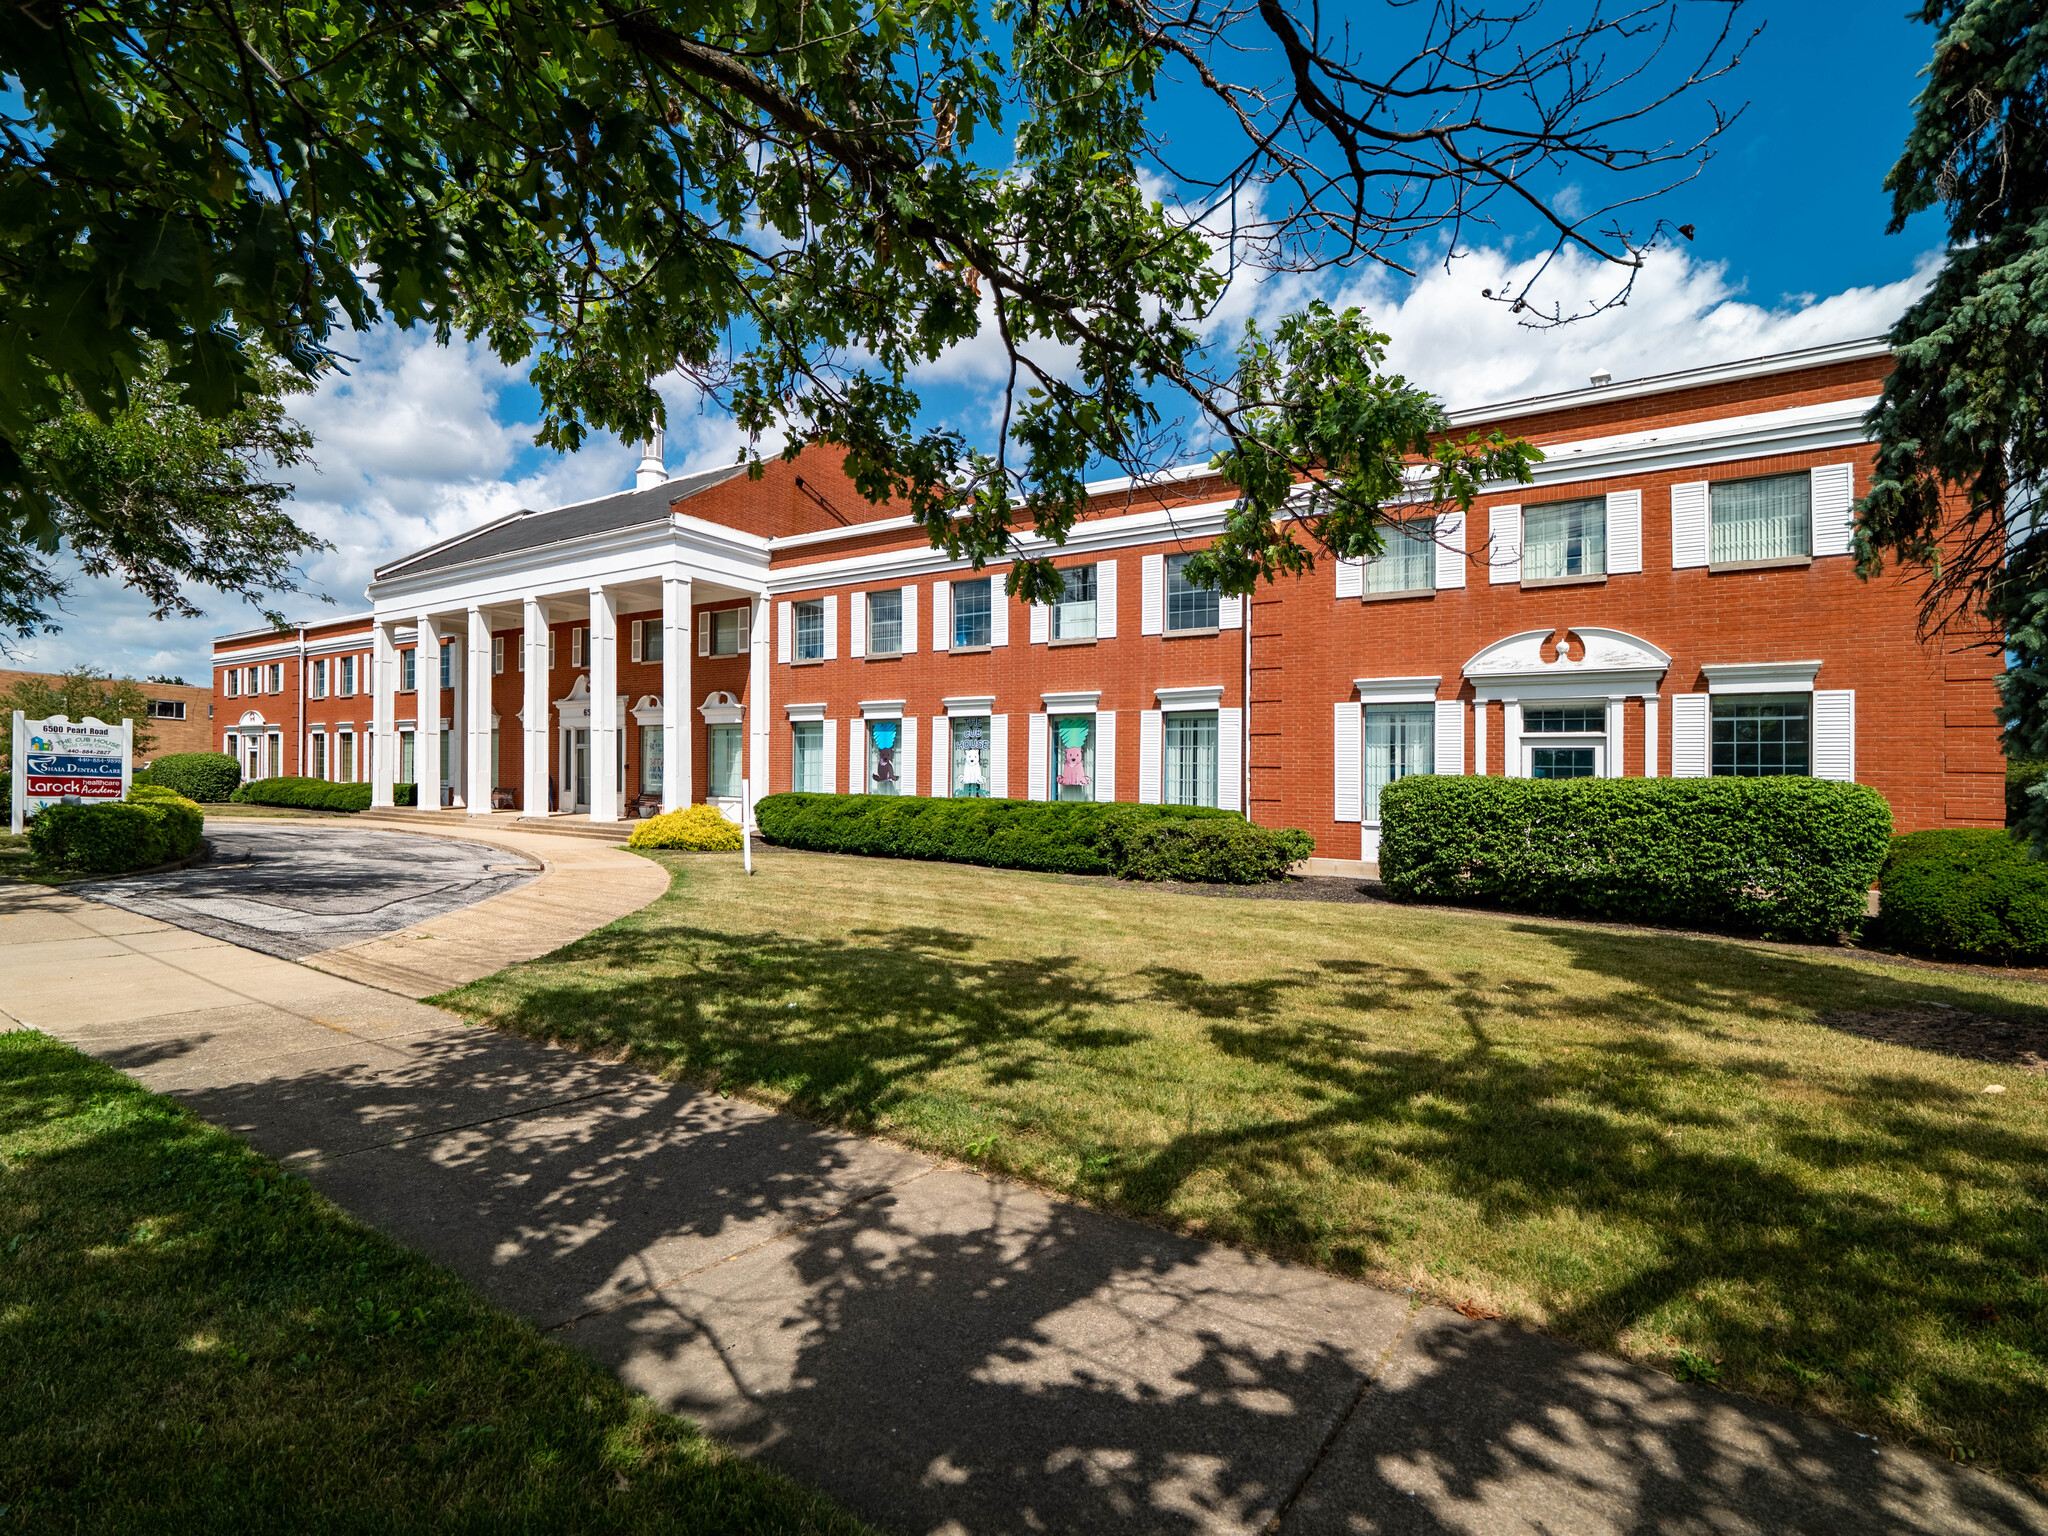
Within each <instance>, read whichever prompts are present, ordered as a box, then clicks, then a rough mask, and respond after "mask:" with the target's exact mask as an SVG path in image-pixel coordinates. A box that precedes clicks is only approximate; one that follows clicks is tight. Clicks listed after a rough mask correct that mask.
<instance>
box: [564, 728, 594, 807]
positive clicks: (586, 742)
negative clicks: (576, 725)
mask: <svg viewBox="0 0 2048 1536" xmlns="http://www.w3.org/2000/svg"><path fill="white" fill-rule="evenodd" d="M570 736H571V738H572V741H571V745H570V748H569V782H570V783H571V784H572V785H573V786H574V789H575V793H574V799H573V802H572V805H573V809H575V810H579V811H588V810H589V809H590V732H589V730H588V729H587V728H586V729H579V730H575V731H572V732H570Z"/></svg>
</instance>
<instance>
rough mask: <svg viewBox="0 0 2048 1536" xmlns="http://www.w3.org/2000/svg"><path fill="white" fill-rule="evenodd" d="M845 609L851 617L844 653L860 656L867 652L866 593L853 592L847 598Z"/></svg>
mask: <svg viewBox="0 0 2048 1536" xmlns="http://www.w3.org/2000/svg"><path fill="white" fill-rule="evenodd" d="M847 609H848V613H849V616H850V619H851V622H850V624H849V625H848V628H847V637H846V638H847V641H848V644H847V647H846V654H847V655H849V656H854V657H860V656H865V655H867V653H868V595H867V593H865V592H855V593H852V594H850V595H849V596H848V598H847Z"/></svg>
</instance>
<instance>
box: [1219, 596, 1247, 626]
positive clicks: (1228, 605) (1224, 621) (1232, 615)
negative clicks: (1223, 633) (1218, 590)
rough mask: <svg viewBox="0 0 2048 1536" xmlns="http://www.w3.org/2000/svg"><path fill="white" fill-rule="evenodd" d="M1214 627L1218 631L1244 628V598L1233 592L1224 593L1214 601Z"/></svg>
mask: <svg viewBox="0 0 2048 1536" xmlns="http://www.w3.org/2000/svg"><path fill="white" fill-rule="evenodd" d="M1216 627H1217V628H1218V629H1243V628H1244V598H1243V597H1242V596H1240V595H1239V594H1237V593H1235V592H1225V593H1223V594H1222V595H1221V596H1219V597H1218V598H1217V599H1216Z"/></svg>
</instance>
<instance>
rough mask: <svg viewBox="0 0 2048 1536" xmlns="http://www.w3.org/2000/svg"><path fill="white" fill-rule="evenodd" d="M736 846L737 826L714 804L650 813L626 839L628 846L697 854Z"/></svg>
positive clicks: (737, 844)
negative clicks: (680, 849)
mask: <svg viewBox="0 0 2048 1536" xmlns="http://www.w3.org/2000/svg"><path fill="white" fill-rule="evenodd" d="M739 845H740V829H739V827H738V826H737V825H736V824H734V823H733V822H731V821H728V820H727V819H726V816H725V812H723V811H721V810H720V809H719V808H718V807H717V806H715V805H693V806H690V807H689V808H688V809H686V810H681V811H667V812H664V813H663V814H662V815H659V816H650V817H648V818H647V819H646V820H645V821H643V822H640V823H638V824H637V825H636V826H635V827H634V828H633V835H632V836H631V837H629V838H627V839H626V846H627V847H628V848H687V849H690V850H691V851H693V852H697V853H722V852H730V851H732V850H733V849H735V848H737V847H739Z"/></svg>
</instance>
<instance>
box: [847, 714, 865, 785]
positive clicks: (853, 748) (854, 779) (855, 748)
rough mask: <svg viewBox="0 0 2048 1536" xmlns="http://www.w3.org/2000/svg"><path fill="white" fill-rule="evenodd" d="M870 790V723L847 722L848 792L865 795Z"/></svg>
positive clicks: (862, 721)
mask: <svg viewBox="0 0 2048 1536" xmlns="http://www.w3.org/2000/svg"><path fill="white" fill-rule="evenodd" d="M867 790H868V723H867V721H865V720H849V721H847V722H846V792H847V793H848V794H849V795H864V794H866V793H867Z"/></svg>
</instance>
